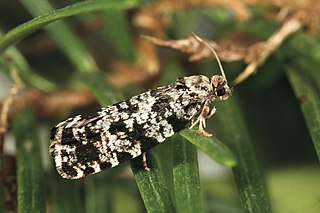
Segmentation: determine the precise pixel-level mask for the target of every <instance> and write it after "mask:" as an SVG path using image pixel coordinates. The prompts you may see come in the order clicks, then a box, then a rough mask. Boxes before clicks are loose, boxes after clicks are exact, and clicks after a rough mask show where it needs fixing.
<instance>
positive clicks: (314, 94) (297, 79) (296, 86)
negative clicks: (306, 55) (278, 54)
mask: <svg viewBox="0 0 320 213" xmlns="http://www.w3.org/2000/svg"><path fill="white" fill-rule="evenodd" d="M298 61H299V64H298V63H297V62H294V63H292V64H291V65H290V66H287V69H286V74H287V76H288V79H289V82H290V84H291V87H292V88H293V90H294V92H295V95H296V97H297V100H298V101H299V106H300V108H301V110H302V113H303V117H304V119H305V121H306V124H307V127H308V129H309V133H310V135H311V138H312V140H313V144H314V147H315V149H316V152H317V155H318V159H319V161H320V107H319V106H320V97H319V96H320V95H319V94H320V90H319V88H320V87H319V82H320V79H319V78H317V77H316V76H315V75H316V74H313V73H312V72H315V71H314V70H313V69H314V67H315V66H314V65H315V64H314V62H312V61H309V60H307V59H306V60H303V61H301V59H298ZM301 65H304V66H301ZM317 66H319V64H317ZM316 71H317V70H316ZM317 72H318V71H317ZM318 77H319V74H318Z"/></svg>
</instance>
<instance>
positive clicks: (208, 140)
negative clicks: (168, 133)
mask: <svg viewBox="0 0 320 213" xmlns="http://www.w3.org/2000/svg"><path fill="white" fill-rule="evenodd" d="M179 133H180V135H182V136H183V137H184V138H186V139H187V140H188V141H190V142H191V143H193V144H194V145H196V146H197V147H198V148H199V149H200V150H202V151H203V152H205V153H206V154H207V155H208V156H209V157H211V158H212V159H214V160H215V161H217V162H218V163H220V164H222V165H224V166H229V167H232V166H235V165H237V157H236V156H235V155H234V154H233V152H232V151H231V150H230V149H229V148H228V147H227V146H226V145H224V144H223V143H221V142H220V141H219V140H218V139H216V138H214V137H204V136H202V135H200V134H199V132H198V131H197V130H194V129H184V130H182V131H180V132H179Z"/></svg>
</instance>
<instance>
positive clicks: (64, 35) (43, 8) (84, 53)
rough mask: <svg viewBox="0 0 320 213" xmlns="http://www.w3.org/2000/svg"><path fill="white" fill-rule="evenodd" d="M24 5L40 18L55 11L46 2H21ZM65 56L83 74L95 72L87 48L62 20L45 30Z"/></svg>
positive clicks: (43, 0)
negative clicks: (45, 13)
mask: <svg viewBox="0 0 320 213" xmlns="http://www.w3.org/2000/svg"><path fill="white" fill-rule="evenodd" d="M21 2H22V4H23V5H24V6H25V7H26V8H27V9H28V10H29V11H30V12H31V13H32V14H33V15H34V16H40V15H42V14H43V13H44V12H50V11H53V10H54V8H53V7H52V6H51V5H50V3H49V2H48V1H46V0H42V1H37V0H21ZM44 29H45V30H46V31H47V32H48V33H49V34H50V37H51V38H52V39H53V40H55V43H56V44H57V45H58V46H59V47H60V49H61V50H62V52H63V53H64V55H65V56H66V57H67V58H69V60H70V61H71V63H72V64H73V65H74V66H75V67H76V68H77V70H79V71H82V72H93V71H96V70H97V66H96V64H95V62H94V60H93V58H92V57H91V55H90V54H89V52H88V50H87V49H86V47H85V46H84V45H83V43H82V41H81V40H80V39H79V38H78V36H77V35H76V34H75V33H74V32H73V31H72V30H71V28H70V27H69V26H68V25H67V23H66V22H64V21H63V20H60V21H59V22H55V23H52V24H50V25H48V26H46V27H45V28H44Z"/></svg>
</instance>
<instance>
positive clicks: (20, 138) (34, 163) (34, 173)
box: [13, 109, 45, 213]
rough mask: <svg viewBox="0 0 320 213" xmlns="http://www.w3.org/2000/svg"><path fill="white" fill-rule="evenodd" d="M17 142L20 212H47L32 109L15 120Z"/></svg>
mask: <svg viewBox="0 0 320 213" xmlns="http://www.w3.org/2000/svg"><path fill="white" fill-rule="evenodd" d="M13 128H14V133H15V136H16V142H17V186H18V212H20V213H23V212H26V213H27V212H45V196H44V190H45V188H44V176H43V170H42V159H41V154H40V143H39V141H38V137H37V131H35V130H37V129H38V127H37V123H36V120H35V117H34V114H33V112H32V110H31V109H26V110H23V111H21V112H19V113H18V114H17V115H16V116H15V117H14V121H13Z"/></svg>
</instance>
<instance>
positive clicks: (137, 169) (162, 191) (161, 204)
mask: <svg viewBox="0 0 320 213" xmlns="http://www.w3.org/2000/svg"><path fill="white" fill-rule="evenodd" d="M148 159H149V160H150V157H148ZM155 161H156V160H155V159H154V160H153V161H152V162H151V163H149V162H148V166H149V167H150V171H145V170H144V168H143V167H142V158H141V157H138V158H136V159H134V160H132V161H131V163H132V164H131V168H132V171H133V174H134V177H135V179H136V182H137V185H138V188H139V191H140V195H141V197H142V200H143V202H144V205H145V208H146V209H147V212H164V213H167V212H175V210H174V206H173V202H172V200H171V197H170V193H169V190H168V188H167V186H166V184H165V180H164V178H163V176H162V174H161V172H160V170H159V166H157V163H156V162H155Z"/></svg>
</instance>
